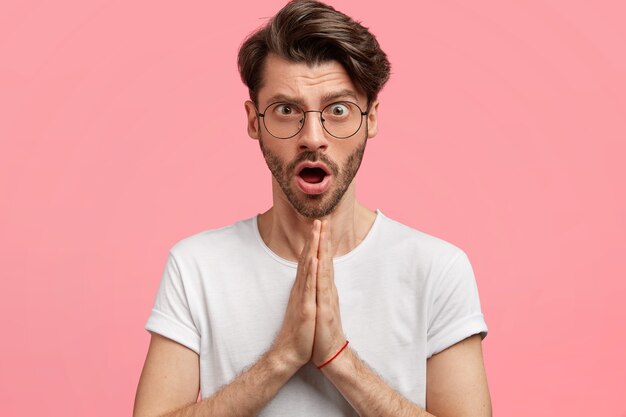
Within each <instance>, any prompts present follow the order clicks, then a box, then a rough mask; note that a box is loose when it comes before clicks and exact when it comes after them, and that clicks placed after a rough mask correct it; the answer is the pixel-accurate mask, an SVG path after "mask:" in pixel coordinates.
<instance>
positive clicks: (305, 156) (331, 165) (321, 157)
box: [287, 151, 339, 176]
mask: <svg viewBox="0 0 626 417" xmlns="http://www.w3.org/2000/svg"><path fill="white" fill-rule="evenodd" d="M304 161H310V162H317V161H320V162H323V163H324V165H326V166H327V167H328V169H330V171H331V172H332V173H333V175H334V176H337V175H339V166H338V165H337V164H336V163H335V162H334V161H332V160H331V159H330V158H329V157H328V156H326V155H325V154H323V153H319V152H312V151H304V152H302V153H301V154H300V155H298V156H297V157H296V159H294V160H293V161H291V163H290V164H289V165H287V172H292V171H293V170H295V169H296V166H297V165H298V164H299V163H301V162H304Z"/></svg>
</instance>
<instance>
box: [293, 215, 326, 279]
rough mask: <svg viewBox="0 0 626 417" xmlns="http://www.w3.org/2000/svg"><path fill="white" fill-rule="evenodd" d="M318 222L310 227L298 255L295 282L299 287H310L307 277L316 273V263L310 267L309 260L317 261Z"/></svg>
mask: <svg viewBox="0 0 626 417" xmlns="http://www.w3.org/2000/svg"><path fill="white" fill-rule="evenodd" d="M316 222H317V223H319V221H317V220H316V221H314V222H313V226H312V227H311V231H310V234H309V236H308V238H307V239H306V241H305V242H304V248H302V252H301V253H300V260H299V261H298V271H297V273H296V280H297V281H298V282H299V285H300V287H301V288H302V287H307V288H309V287H310V283H309V282H308V277H309V275H310V274H311V273H313V274H314V275H315V274H316V273H317V263H315V265H314V267H312V263H311V259H313V258H315V259H316V260H317V251H318V247H319V227H320V224H316Z"/></svg>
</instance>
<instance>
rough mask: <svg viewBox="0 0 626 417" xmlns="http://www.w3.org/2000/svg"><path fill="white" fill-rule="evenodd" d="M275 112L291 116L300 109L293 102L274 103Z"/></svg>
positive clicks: (278, 114) (283, 115)
mask: <svg viewBox="0 0 626 417" xmlns="http://www.w3.org/2000/svg"><path fill="white" fill-rule="evenodd" d="M274 113H276V115H277V116H281V117H289V116H294V115H297V114H299V113H300V110H299V109H298V107H297V106H294V105H293V104H289V103H277V104H275V105H274Z"/></svg>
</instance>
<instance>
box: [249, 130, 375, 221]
mask: <svg viewBox="0 0 626 417" xmlns="http://www.w3.org/2000/svg"><path fill="white" fill-rule="evenodd" d="M366 144H367V139H365V140H364V141H363V143H362V144H361V145H359V147H358V148H357V149H355V151H354V152H352V153H351V154H350V155H349V156H348V159H347V160H346V163H345V165H344V166H343V167H342V168H341V169H340V168H339V166H338V165H337V164H336V163H335V162H334V161H332V160H331V159H330V158H328V157H327V156H326V155H325V154H323V153H320V152H311V151H305V152H302V153H301V154H299V155H298V156H297V157H296V158H295V159H294V160H293V161H291V162H290V163H289V164H288V165H286V166H285V165H284V164H283V162H282V161H281V160H280V158H279V157H278V156H277V155H276V154H274V153H272V152H271V151H269V150H268V149H267V148H265V147H264V146H263V140H262V139H259V146H260V147H261V152H263V157H264V158H265V162H266V163H267V167H268V168H269V169H270V172H271V173H272V175H273V176H274V178H275V179H276V182H277V183H278V185H279V186H280V188H281V190H282V191H283V193H284V194H285V196H286V197H287V200H289V202H290V203H291V205H292V207H293V208H294V209H295V210H296V211H297V212H298V213H300V214H301V215H302V216H304V217H307V218H314V219H318V218H322V217H326V216H328V215H329V214H330V213H332V212H333V211H334V210H335V208H336V207H337V205H338V204H339V203H340V202H341V199H342V198H343V196H344V194H345V193H346V191H347V190H348V187H349V186H350V184H351V183H352V180H353V179H354V177H355V175H356V173H357V171H358V170H359V167H360V166H361V161H362V160H363V154H364V153H365V145H366ZM304 161H312V162H316V161H321V162H323V163H324V164H326V166H327V167H328V169H330V171H331V172H332V174H333V178H332V180H333V182H334V184H333V185H332V188H331V189H329V190H327V191H325V192H324V193H322V194H304V193H302V192H300V191H298V190H296V189H295V185H293V181H292V179H293V177H294V176H295V175H296V174H295V172H294V170H295V168H296V166H297V165H298V164H299V163H301V162H304Z"/></svg>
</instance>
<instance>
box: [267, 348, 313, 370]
mask: <svg viewBox="0 0 626 417" xmlns="http://www.w3.org/2000/svg"><path fill="white" fill-rule="evenodd" d="M266 359H267V361H268V363H270V366H271V368H272V369H273V370H274V371H275V372H277V373H281V374H285V375H288V376H289V377H291V376H292V375H293V374H295V373H296V372H297V371H298V369H300V368H302V366H304V365H305V363H306V361H305V362H302V361H301V360H299V359H298V358H297V357H296V356H295V355H294V354H293V353H291V352H289V351H288V350H287V349H280V348H276V347H272V348H271V349H270V350H269V351H268V352H267V354H266Z"/></svg>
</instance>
